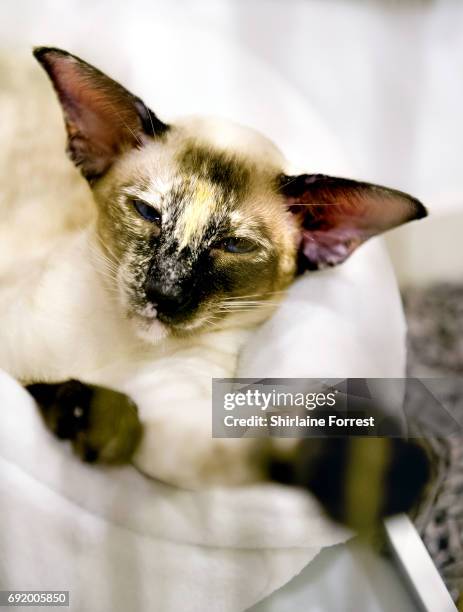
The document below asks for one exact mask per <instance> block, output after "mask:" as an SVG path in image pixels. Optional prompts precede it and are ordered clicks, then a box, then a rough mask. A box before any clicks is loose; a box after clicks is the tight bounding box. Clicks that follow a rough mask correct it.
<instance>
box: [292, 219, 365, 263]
mask: <svg viewBox="0 0 463 612" xmlns="http://www.w3.org/2000/svg"><path fill="white" fill-rule="evenodd" d="M362 242H363V239H362V238H361V237H360V235H359V232H356V231H355V230H350V229H348V228H345V229H341V228H340V229H332V230H315V231H310V230H303V231H302V244H301V249H302V252H303V254H304V256H305V257H306V258H307V260H308V262H310V263H312V264H316V265H315V267H316V268H323V267H326V266H335V265H337V264H339V263H341V262H343V261H344V260H345V259H347V258H348V257H349V255H350V254H351V253H352V252H353V251H354V250H355V249H356V248H357V247H358V246H359V245H360V244H361V243H362ZM309 267H311V266H309Z"/></svg>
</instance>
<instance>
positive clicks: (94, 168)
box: [35, 48, 425, 341]
mask: <svg viewBox="0 0 463 612" xmlns="http://www.w3.org/2000/svg"><path fill="white" fill-rule="evenodd" d="M35 54H36V57H37V59H38V60H39V61H40V62H41V64H42V65H43V66H44V68H45V69H46V70H47V72H48V74H49V76H50V78H51V79H52V82H53V84H54V87H55V89H56V91H57V94H58V97H59V99H60V102H61V105H62V107H63V112H64V118H65V123H66V128H67V133H68V153H69V155H70V157H71V159H72V160H73V161H74V163H76V165H78V166H79V167H80V169H81V171H82V174H83V175H84V176H85V178H86V179H87V180H88V181H89V183H90V185H91V187H92V190H93V194H94V198H95V202H96V204H97V210H98V221H97V236H98V238H99V246H100V248H101V249H102V251H103V254H104V258H101V259H100V260H99V261H100V265H103V264H101V261H106V262H107V268H108V269H107V270H106V271H105V272H106V274H105V275H104V278H105V279H107V278H108V276H109V277H110V278H111V283H113V285H115V286H113V287H111V289H113V293H115V294H116V296H117V300H118V305H119V307H120V308H122V309H123V311H124V313H125V315H126V316H127V317H128V318H129V319H130V320H132V321H133V322H134V324H135V326H136V329H137V332H138V333H139V335H141V336H143V337H144V338H146V339H148V340H150V341H156V340H157V339H159V338H160V337H162V336H164V335H166V334H168V333H173V334H175V335H182V334H189V333H191V332H195V331H197V330H202V329H207V328H211V329H214V328H215V327H217V326H224V325H227V323H228V322H230V320H231V319H233V320H235V321H236V319H237V318H239V319H240V322H241V323H242V324H246V323H251V322H252V323H254V322H257V321H259V320H261V319H263V318H265V317H266V316H268V314H269V313H270V311H271V308H272V306H273V305H274V304H275V303H276V302H277V301H278V299H279V297H280V296H281V294H282V291H283V290H284V289H285V288H286V287H287V286H288V284H289V283H290V282H291V281H292V280H293V278H294V277H295V275H296V274H297V273H300V272H302V271H304V270H307V269H311V270H314V269H318V268H323V267H326V266H333V265H336V264H338V263H341V262H342V261H344V260H345V259H346V258H347V257H348V256H349V255H350V254H351V253H352V252H353V251H354V249H355V248H356V247H357V246H358V245H360V244H361V243H362V242H364V241H365V240H366V239H368V238H369V237H371V236H373V235H375V234H377V233H379V232H382V231H384V230H387V229H389V228H391V227H394V226H396V225H399V224H401V223H404V222H406V221H410V220H412V219H415V218H419V217H422V216H424V215H425V209H424V208H423V206H422V205H421V204H420V203H419V202H418V201H417V200H414V199H413V198H411V197H409V196H407V195H406V194H403V193H401V192H397V191H394V190H389V189H386V188H383V187H378V186H375V185H370V184H367V183H358V182H355V181H351V180H347V179H336V178H332V177H327V176H323V175H301V176H287V175H286V174H285V166H286V163H285V160H284V158H283V157H282V156H281V154H280V153H279V152H278V150H277V149H276V148H275V146H274V145H273V144H272V143H271V142H270V141H268V140H267V139H266V138H264V137H263V136H261V135H259V134H257V133H255V132H254V131H252V130H249V129H247V128H243V127H240V126H235V125H233V124H231V123H229V122H224V121H216V120H206V119H195V118H193V119H189V120H184V121H181V122H179V123H177V124H175V125H169V126H168V125H166V124H164V123H163V122H162V121H160V120H159V119H158V118H157V117H156V115H155V114H154V113H153V112H152V111H150V110H149V109H148V108H147V107H146V106H145V105H144V104H143V102H142V101H141V100H140V99H139V98H136V97H135V96H133V95H132V94H130V93H129V92H128V91H127V90H125V89H124V88H123V87H122V86H121V85H119V84H118V83H115V82H114V81H113V80H112V79H110V78H109V77H107V76H106V75H104V74H102V73H101V72H99V71H98V70H97V69H95V68H93V67H92V66H90V65H89V64H86V63H85V62H83V61H82V60H80V59H78V58H76V57H74V56H72V55H70V54H68V53H66V52H63V51H60V50H57V49H44V48H41V49H38V50H36V52H35Z"/></svg>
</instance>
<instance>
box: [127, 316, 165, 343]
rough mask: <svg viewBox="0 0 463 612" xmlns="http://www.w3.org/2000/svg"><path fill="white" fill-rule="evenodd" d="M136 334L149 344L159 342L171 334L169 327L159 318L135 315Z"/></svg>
mask: <svg viewBox="0 0 463 612" xmlns="http://www.w3.org/2000/svg"><path fill="white" fill-rule="evenodd" d="M132 324H133V326H134V330H135V335H136V336H137V338H139V339H140V340H143V341H144V342H148V343H149V344H158V342H160V341H161V340H163V339H164V338H166V337H167V336H168V335H169V329H168V327H167V326H166V325H164V324H163V323H161V321H159V319H154V318H148V317H142V316H135V317H132Z"/></svg>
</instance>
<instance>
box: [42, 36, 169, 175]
mask: <svg viewBox="0 0 463 612" xmlns="http://www.w3.org/2000/svg"><path fill="white" fill-rule="evenodd" d="M34 56H35V57H36V59H37V60H38V61H39V62H40V64H41V65H42V66H43V68H44V69H45V70H46V72H47V74H48V76H49V77H50V79H51V81H52V83H53V86H54V88H55V90H56V93H57V95H58V98H59V101H60V103H61V107H62V109H63V115H64V120H65V124H66V130H67V135H68V154H69V156H70V158H71V159H72V160H73V162H74V163H75V164H76V165H77V166H78V167H79V168H80V170H81V172H82V174H83V175H84V176H85V178H87V180H89V181H90V182H92V181H94V180H95V179H97V178H98V177H100V176H101V175H102V174H104V173H105V172H106V170H108V168H109V167H110V166H111V164H112V163H113V161H114V160H115V159H116V157H117V156H118V155H120V154H121V153H123V152H124V151H126V150H128V149H131V148H135V147H141V146H143V145H144V144H145V143H146V142H147V140H148V139H149V138H153V137H160V136H162V135H163V134H164V133H165V132H166V131H167V130H168V129H169V126H168V125H166V124H165V123H163V122H162V121H160V120H159V119H158V118H157V117H156V115H155V114H154V113H153V112H152V111H151V110H150V109H149V108H147V106H145V104H144V103H143V102H142V100H140V98H137V97H136V96H134V95H133V94H131V93H130V92H129V91H127V90H126V89H125V88H124V87H122V85H120V84H119V83H117V82H116V81H113V79H111V78H110V77H108V76H107V75H105V74H103V73H102V72H100V71H99V70H97V69H96V68H94V67H93V66H91V65H90V64H87V63H86V62H84V61H83V60H81V59H79V58H78V57H76V56H74V55H71V54H70V53H67V52H66V51H62V50H61V49H54V48H50V47H38V48H36V49H34Z"/></svg>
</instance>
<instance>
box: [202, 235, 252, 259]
mask: <svg viewBox="0 0 463 612" xmlns="http://www.w3.org/2000/svg"><path fill="white" fill-rule="evenodd" d="M212 248H213V249H220V250H221V251H226V252H227V253H234V254H237V255H242V254H244V253H251V252H252V251H255V250H256V249H257V245H256V243H255V242H253V241H252V240H248V239H247V238H232V237H230V238H224V239H223V240H219V241H218V242H216V243H214V244H213V245H212Z"/></svg>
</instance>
